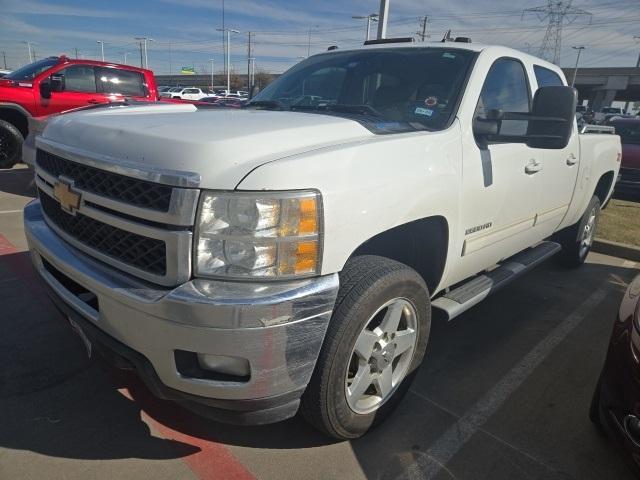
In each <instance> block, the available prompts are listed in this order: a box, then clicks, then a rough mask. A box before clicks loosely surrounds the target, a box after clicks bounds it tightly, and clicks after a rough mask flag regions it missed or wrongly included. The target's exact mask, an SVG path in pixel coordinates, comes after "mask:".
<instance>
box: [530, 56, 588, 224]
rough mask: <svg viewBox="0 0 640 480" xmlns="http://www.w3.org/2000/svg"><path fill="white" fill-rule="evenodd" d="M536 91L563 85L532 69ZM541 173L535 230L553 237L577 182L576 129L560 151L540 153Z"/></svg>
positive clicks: (550, 74) (543, 70) (551, 74)
mask: <svg viewBox="0 0 640 480" xmlns="http://www.w3.org/2000/svg"><path fill="white" fill-rule="evenodd" d="M533 71H534V76H535V79H536V83H537V86H538V88H539V87H547V86H554V85H564V82H563V81H562V79H561V78H560V76H559V75H558V74H557V73H556V72H554V71H553V70H550V69H548V68H545V67H542V66H540V65H534V66H533ZM538 152H539V154H538V156H539V157H540V164H541V167H542V170H541V171H540V173H539V176H540V180H541V188H542V195H541V196H540V203H539V207H538V210H537V212H536V227H537V228H539V229H541V230H542V231H543V234H545V236H546V235H550V234H551V233H553V232H554V231H555V230H556V228H557V227H558V225H560V222H561V221H562V219H563V218H564V216H565V214H566V213H567V210H568V209H569V204H570V203H571V198H572V197H573V192H574V190H575V186H576V181H577V179H578V169H579V167H580V145H579V140H578V134H577V131H576V127H575V126H574V132H573V135H571V139H570V140H569V144H568V145H567V146H566V147H565V148H563V149H561V150H551V149H539V150H538Z"/></svg>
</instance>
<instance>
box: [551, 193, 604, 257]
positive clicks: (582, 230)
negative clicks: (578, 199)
mask: <svg viewBox="0 0 640 480" xmlns="http://www.w3.org/2000/svg"><path fill="white" fill-rule="evenodd" d="M600 211H601V207H600V199H599V198H598V197H596V196H595V195H594V196H593V197H592V198H591V201H590V202H589V205H588V206H587V209H586V210H585V212H584V214H583V215H582V218H581V219H580V221H579V222H578V223H576V224H575V225H573V226H571V227H568V228H566V229H565V230H563V231H561V232H560V233H559V234H558V235H556V236H555V237H554V239H555V240H556V241H558V242H559V243H560V245H561V246H562V250H561V251H560V253H559V254H558V255H557V256H556V259H557V261H558V263H560V264H561V265H564V266H566V267H569V268H577V267H579V266H580V265H582V264H583V263H584V261H585V260H586V258H587V255H589V252H590V251H591V247H592V245H593V239H594V238H595V232H596V230H597V228H598V220H599V218H600Z"/></svg>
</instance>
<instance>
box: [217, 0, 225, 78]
mask: <svg viewBox="0 0 640 480" xmlns="http://www.w3.org/2000/svg"><path fill="white" fill-rule="evenodd" d="M226 29H227V27H226V25H225V23H224V0H222V30H221V31H222V51H223V52H224V62H223V64H224V67H223V69H224V73H225V75H226V74H227V44H226V41H227V37H226V34H225V31H226ZM218 30H220V29H218Z"/></svg>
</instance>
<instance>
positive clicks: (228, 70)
mask: <svg viewBox="0 0 640 480" xmlns="http://www.w3.org/2000/svg"><path fill="white" fill-rule="evenodd" d="M216 30H217V31H219V32H226V34H227V95H229V94H230V93H231V34H232V33H240V30H233V29H231V28H216Z"/></svg>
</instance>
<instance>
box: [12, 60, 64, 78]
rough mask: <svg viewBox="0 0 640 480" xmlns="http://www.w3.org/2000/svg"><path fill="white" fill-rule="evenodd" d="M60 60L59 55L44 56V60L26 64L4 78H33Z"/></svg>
mask: <svg viewBox="0 0 640 480" xmlns="http://www.w3.org/2000/svg"><path fill="white" fill-rule="evenodd" d="M59 61H60V60H59V59H58V57H49V58H43V59H42V60H38V61H37V62H33V63H30V64H29V65H25V66H24V67H21V68H19V69H17V70H15V71H13V72H11V73H10V74H9V75H7V76H5V77H4V78H6V79H9V80H18V81H20V80H33V79H34V78H36V77H37V76H38V75H39V74H41V73H42V72H44V71H45V70H47V69H49V68H51V67H53V66H54V65H55V64H57V63H58V62H59Z"/></svg>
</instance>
